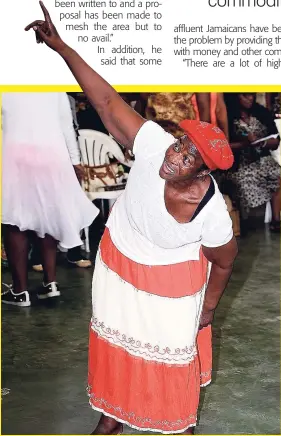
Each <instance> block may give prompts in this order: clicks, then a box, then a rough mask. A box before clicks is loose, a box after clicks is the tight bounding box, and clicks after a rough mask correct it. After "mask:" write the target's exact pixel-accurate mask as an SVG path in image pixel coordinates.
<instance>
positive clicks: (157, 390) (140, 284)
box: [88, 229, 212, 434]
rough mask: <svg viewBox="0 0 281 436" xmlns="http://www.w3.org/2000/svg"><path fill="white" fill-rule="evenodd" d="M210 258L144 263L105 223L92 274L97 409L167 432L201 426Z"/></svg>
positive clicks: (207, 365)
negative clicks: (122, 247)
mask: <svg viewBox="0 0 281 436" xmlns="http://www.w3.org/2000/svg"><path fill="white" fill-rule="evenodd" d="M207 275H208V261H207V259H206V258H205V257H204V256H203V253H202V251H201V252H200V258H199V260H196V261H194V260H192V261H187V262H183V263H178V264H174V265H166V266H147V265H141V264H138V263H136V262H133V261H132V260H130V259H128V258H127V257H125V256H124V255H123V254H122V253H120V251H119V250H118V249H117V248H116V247H115V245H114V244H113V242H112V240H111V238H110V233H109V230H108V229H106V231H105V233H104V235H103V238H102V241H101V244H100V248H99V251H98V254H97V258H96V266H95V272H94V277H93V290H92V292H93V316H92V320H91V325H90V343H89V374H88V394H89V398H90V400H89V401H90V405H91V406H92V407H93V409H95V410H98V411H101V412H103V413H104V414H105V415H108V416H111V417H113V418H115V419H116V420H117V421H119V422H123V423H125V424H127V425H129V426H130V427H133V428H136V429H138V430H143V431H155V432H162V433H166V434H169V433H171V434H173V433H181V432H183V431H184V430H186V429H187V428H188V427H192V426H195V425H196V419H197V408H198V403H199V394H200V386H201V387H202V386H206V385H207V384H209V383H210V381H211V361H212V347H211V328H210V327H207V328H204V329H202V330H200V331H199V332H198V328H199V320H200V314H201V310H202V304H203V299H204V294H205V286H206V282H207Z"/></svg>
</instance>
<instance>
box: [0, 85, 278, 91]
mask: <svg viewBox="0 0 281 436" xmlns="http://www.w3.org/2000/svg"><path fill="white" fill-rule="evenodd" d="M113 87H114V88H115V89H116V91H117V92H281V84H280V85H113ZM81 91H82V90H81V88H80V86H78V85H0V92H81Z"/></svg>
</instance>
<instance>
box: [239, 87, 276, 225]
mask: <svg viewBox="0 0 281 436" xmlns="http://www.w3.org/2000/svg"><path fill="white" fill-rule="evenodd" d="M238 98H239V103H240V115H241V119H242V120H244V121H245V122H246V123H247V121H248V120H249V118H250V114H251V108H252V106H253V104H254V101H255V98H254V94H239V96H238ZM257 139H258V138H257V137H256V136H255V135H254V134H253V133H249V134H248V136H246V138H245V139H243V138H241V140H240V141H237V142H233V143H231V148H233V149H236V150H237V149H242V148H244V147H249V146H251V147H255V146H260V145H261V144H260V143H258V144H256V145H255V144H252V143H253V142H255V141H256V140H257ZM278 145H279V139H278V138H270V139H268V140H267V142H266V144H265V148H268V149H269V150H276V149H277V148H278ZM280 203H281V191H280V188H279V189H278V191H276V192H274V193H273V194H272V197H271V208H272V217H273V219H274V221H276V222H279V221H280Z"/></svg>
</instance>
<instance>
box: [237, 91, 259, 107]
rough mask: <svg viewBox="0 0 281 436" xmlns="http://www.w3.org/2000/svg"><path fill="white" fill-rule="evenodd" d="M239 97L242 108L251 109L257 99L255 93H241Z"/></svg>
mask: <svg viewBox="0 0 281 436" xmlns="http://www.w3.org/2000/svg"><path fill="white" fill-rule="evenodd" d="M238 99H239V103H240V106H241V107H242V108H244V109H251V107H252V106H253V103H254V100H255V96H254V94H239V96H238Z"/></svg>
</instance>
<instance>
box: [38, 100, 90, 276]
mask: <svg viewBox="0 0 281 436" xmlns="http://www.w3.org/2000/svg"><path fill="white" fill-rule="evenodd" d="M72 94H74V93H68V94H67V95H68V98H69V102H70V108H71V113H72V119H73V128H74V131H75V134H76V144H77V150H76V155H77V156H78V155H80V151H79V146H78V135H79V133H78V131H79V125H78V120H77V116H76V100H75V98H74V96H73V95H72ZM73 145H74V144H73ZM77 176H78V181H79V183H81V177H82V169H81V172H80V171H79V173H77ZM81 233H82V236H84V235H83V231H82V232H81ZM31 241H32V249H31V256H30V258H31V265H32V269H33V270H34V271H36V272H43V265H42V260H41V250H40V244H39V241H38V238H37V237H36V236H35V235H32V236H31ZM66 260H67V262H68V263H69V264H71V265H73V266H76V267H78V268H90V267H91V266H92V262H91V261H90V260H89V259H87V258H85V256H83V254H82V250H81V246H78V247H73V248H70V249H69V250H67V255H66Z"/></svg>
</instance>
